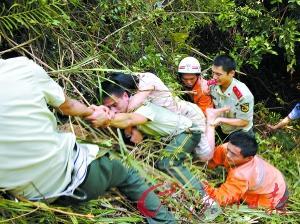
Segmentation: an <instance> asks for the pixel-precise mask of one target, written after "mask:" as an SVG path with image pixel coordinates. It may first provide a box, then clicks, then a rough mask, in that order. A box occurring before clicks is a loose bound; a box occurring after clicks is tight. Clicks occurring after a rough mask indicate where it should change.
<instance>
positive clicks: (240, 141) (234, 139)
mask: <svg viewBox="0 0 300 224" xmlns="http://www.w3.org/2000/svg"><path fill="white" fill-rule="evenodd" d="M229 142H230V143H231V144H233V145H235V146H237V147H239V148H240V149H241V154H242V155H243V156H244V157H249V156H255V155H256V153H257V149H258V144H257V142H256V140H255V137H253V136H251V135H249V134H247V133H245V132H242V131H239V132H234V133H232V134H231V135H230V136H229Z"/></svg>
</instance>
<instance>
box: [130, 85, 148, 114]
mask: <svg viewBox="0 0 300 224" xmlns="http://www.w3.org/2000/svg"><path fill="white" fill-rule="evenodd" d="M150 93H151V90H149V91H139V92H138V93H136V94H135V95H133V96H132V97H130V101H129V105H128V108H127V112H132V111H134V110H135V109H136V108H139V107H140V106H141V105H142V104H143V103H144V102H145V100H146V99H147V97H148V96H149V95H150Z"/></svg>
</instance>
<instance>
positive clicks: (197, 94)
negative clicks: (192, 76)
mask: <svg viewBox="0 0 300 224" xmlns="http://www.w3.org/2000/svg"><path fill="white" fill-rule="evenodd" d="M206 82H207V81H206V80H205V79H202V78H201V77H199V78H198V80H197V82H196V83H195V85H194V87H193V90H192V91H193V92H194V93H193V95H192V98H193V103H195V104H197V105H198V107H200V108H201V110H202V111H203V113H204V114H205V112H206V109H207V108H213V101H212V98H211V96H210V95H208V94H209V90H208V86H207V84H206ZM206 88H207V89H206Z"/></svg>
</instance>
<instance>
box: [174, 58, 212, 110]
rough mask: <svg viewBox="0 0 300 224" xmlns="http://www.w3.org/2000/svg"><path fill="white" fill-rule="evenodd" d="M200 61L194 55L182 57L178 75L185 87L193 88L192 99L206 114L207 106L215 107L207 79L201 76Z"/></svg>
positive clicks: (190, 95)
mask: <svg viewBox="0 0 300 224" xmlns="http://www.w3.org/2000/svg"><path fill="white" fill-rule="evenodd" d="M200 73H201V67H200V63H199V61H198V60H197V59H196V58H194V57H186V58H184V59H182V60H181V61H180V63H179V66H178V75H179V76H180V81H181V82H182V83H183V85H184V87H185V89H187V90H191V92H192V93H189V97H190V101H191V102H193V103H195V104H197V106H198V107H200V108H201V110H202V111H203V113H204V114H206V109H207V108H213V101H212V98H211V96H210V95H209V88H208V85H207V81H206V80H205V79H204V78H202V77H201V75H200Z"/></svg>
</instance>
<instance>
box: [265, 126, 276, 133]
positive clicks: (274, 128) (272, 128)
mask: <svg viewBox="0 0 300 224" xmlns="http://www.w3.org/2000/svg"><path fill="white" fill-rule="evenodd" d="M267 128H268V131H270V132H273V131H275V130H276V129H277V128H276V127H275V125H271V124H267Z"/></svg>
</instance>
